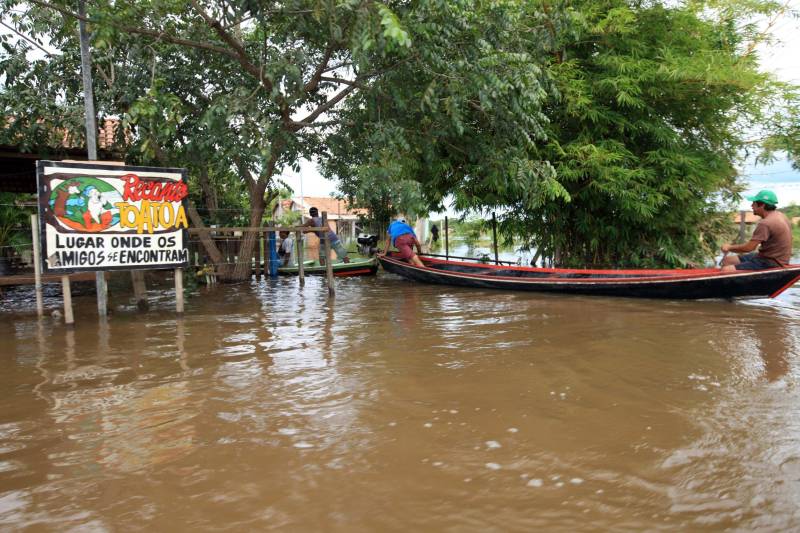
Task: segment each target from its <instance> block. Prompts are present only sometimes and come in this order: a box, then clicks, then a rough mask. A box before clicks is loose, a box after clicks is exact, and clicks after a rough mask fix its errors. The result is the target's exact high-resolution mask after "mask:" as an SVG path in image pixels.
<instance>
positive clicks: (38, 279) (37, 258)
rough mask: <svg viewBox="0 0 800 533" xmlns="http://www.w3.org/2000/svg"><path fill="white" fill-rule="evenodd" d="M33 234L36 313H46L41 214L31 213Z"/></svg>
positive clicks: (41, 314) (40, 315) (40, 314)
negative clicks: (43, 287) (40, 230)
mask: <svg viewBox="0 0 800 533" xmlns="http://www.w3.org/2000/svg"><path fill="white" fill-rule="evenodd" d="M31 235H32V236H33V279H34V283H35V284H36V285H35V286H36V314H37V315H39V318H41V317H42V316H43V315H44V302H43V300H42V264H41V260H42V250H41V248H40V243H39V215H31Z"/></svg>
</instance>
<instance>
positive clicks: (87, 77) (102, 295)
mask: <svg viewBox="0 0 800 533" xmlns="http://www.w3.org/2000/svg"><path fill="white" fill-rule="evenodd" d="M78 14H79V15H80V16H81V17H82V18H81V19H79V20H78V30H79V33H80V40H81V74H82V75H83V106H84V110H85V114H86V151H87V152H88V156H89V161H97V119H96V118H95V110H94V92H93V91H92V57H91V55H90V54H89V34H88V33H87V32H86V22H85V21H84V20H83V19H84V18H86V2H85V0H78ZM94 279H95V284H96V285H97V314H99V315H100V316H106V314H107V311H108V287H107V286H106V278H105V275H103V273H102V272H95V273H94Z"/></svg>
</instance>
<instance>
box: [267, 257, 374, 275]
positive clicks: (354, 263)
mask: <svg viewBox="0 0 800 533" xmlns="http://www.w3.org/2000/svg"><path fill="white" fill-rule="evenodd" d="M331 266H332V267H333V275H334V276H336V277H345V276H374V275H375V273H377V272H378V260H377V259H376V258H374V257H355V258H352V259H351V260H350V262H349V263H342V262H341V261H334V262H333V263H332V265H331ZM299 271H300V269H299V268H298V267H297V265H294V266H288V267H280V268H279V269H278V274H283V275H287V276H296V275H298V273H299ZM326 273H327V270H326V267H325V265H320V264H319V262H318V261H304V262H303V274H307V275H310V276H320V275H321V276H324V275H325V274H326Z"/></svg>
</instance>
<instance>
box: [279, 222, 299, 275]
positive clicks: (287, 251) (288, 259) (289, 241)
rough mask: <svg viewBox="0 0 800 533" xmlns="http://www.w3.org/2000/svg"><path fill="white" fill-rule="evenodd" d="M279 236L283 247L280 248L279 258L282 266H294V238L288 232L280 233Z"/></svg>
mask: <svg viewBox="0 0 800 533" xmlns="http://www.w3.org/2000/svg"><path fill="white" fill-rule="evenodd" d="M278 235H280V237H281V245H280V246H279V247H278V257H279V258H280V259H281V266H282V267H288V266H292V265H294V261H293V260H292V252H294V238H293V237H292V234H291V233H289V232H288V231H281V232H279V233H278ZM301 246H302V243H301Z"/></svg>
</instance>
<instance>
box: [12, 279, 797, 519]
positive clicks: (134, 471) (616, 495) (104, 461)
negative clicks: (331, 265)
mask: <svg viewBox="0 0 800 533" xmlns="http://www.w3.org/2000/svg"><path fill="white" fill-rule="evenodd" d="M326 294H327V289H326V288H325V286H324V284H323V282H322V280H320V279H318V278H310V279H308V280H307V285H306V287H305V288H302V289H301V288H300V287H299V286H298V285H297V280H296V279H280V280H277V281H266V282H261V283H257V282H255V281H254V282H252V283H251V284H245V285H239V286H220V287H215V288H212V289H210V290H205V289H203V290H200V291H199V292H198V293H197V294H196V295H195V296H193V297H191V298H190V299H189V300H188V302H187V314H186V316H185V317H184V318H183V319H180V320H178V319H176V318H175V317H174V315H173V314H172V301H171V298H170V294H169V292H168V291H165V292H164V293H159V294H153V296H155V309H154V310H152V311H151V312H149V313H147V314H137V313H136V312H135V311H134V307H133V306H132V305H130V302H129V301H128V300H123V299H122V296H119V298H120V299H119V301H115V300H112V302H111V303H112V306H114V307H115V308H116V309H117V312H116V313H115V315H114V316H113V317H112V318H111V319H110V320H109V321H107V322H98V320H97V318H96V316H95V312H94V297H93V295H91V294H87V295H86V296H83V297H80V296H79V297H77V298H76V300H77V302H76V307H77V308H76V316H77V327H76V328H75V329H74V330H71V329H67V328H65V327H63V326H62V325H61V324H60V323H59V322H58V321H57V320H55V319H51V318H47V319H45V320H43V321H41V322H38V321H37V320H36V318H35V314H32V313H31V312H30V311H31V309H32V306H33V304H32V303H31V304H29V305H30V307H31V309H27V310H26V312H23V313H19V312H12V311H10V310H9V304H8V302H9V301H10V300H9V299H8V298H6V300H5V301H4V303H3V307H4V310H3V311H2V314H1V315H0V316H2V321H0V357H2V366H1V367H0V387H2V390H3V391H4V394H3V395H2V396H0V526H1V527H2V528H13V529H22V528H26V527H40V528H41V527H45V528H46V529H70V528H80V529H86V530H98V531H105V530H152V529H153V528H157V529H159V530H188V529H197V528H204V529H212V528H213V529H225V530H244V529H260V530H263V529H282V530H295V531H296V530H334V531H354V530H355V531H360V530H361V531H366V530H368V531H373V530H397V531H401V530H403V531H404V530H407V529H408V528H414V529H421V530H431V531H441V530H476V531H477V530H480V531H484V530H486V529H496V530H530V529H531V528H537V527H541V528H547V530H550V531H558V530H561V531H589V530H598V529H601V530H602V529H616V530H636V531H639V530H659V529H664V530H675V529H678V530H692V531H698V530H719V529H723V528H736V529H766V530H781V531H783V530H789V529H797V528H798V527H800V523H799V522H800V519H799V518H798V507H799V506H798V504H799V503H800V417H798V410H799V407H800V393H799V392H798V376H799V375H800V369H799V367H798V357H797V355H798V346H799V345H800V340H799V336H800V326H798V324H800V322H799V321H798V318H800V317H799V316H798V311H797V310H796V309H797V304H798V303H800V290H798V289H793V290H790V291H788V292H787V293H786V294H784V295H782V296H781V297H780V298H779V299H777V300H758V301H750V302H735V303H732V302H724V301H704V302H659V301H647V300H626V299H610V298H608V299H607V298H584V297H559V296H552V295H536V294H532V293H528V294H514V293H507V292H485V291H476V290H465V289H457V288H447V287H437V286H424V285H412V284H410V283H407V282H405V281H402V280H400V279H399V278H395V277H393V276H389V275H382V276H378V277H377V278H373V279H366V278H365V279H344V280H341V281H338V285H337V297H336V299H335V301H331V302H329V301H327V300H326V298H325V296H326ZM14 297H15V296H14V294H12V295H11V296H10V298H11V299H12V300H13V298H14ZM16 297H17V298H19V299H21V300H25V298H26V296H25V295H24V294H22V295H21V294H17V295H16ZM52 298H53V299H52V300H48V301H49V302H50V303H51V305H55V304H53V302H54V301H55V300H54V298H55V296H53V297H52Z"/></svg>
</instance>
